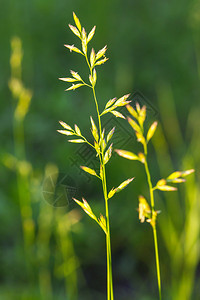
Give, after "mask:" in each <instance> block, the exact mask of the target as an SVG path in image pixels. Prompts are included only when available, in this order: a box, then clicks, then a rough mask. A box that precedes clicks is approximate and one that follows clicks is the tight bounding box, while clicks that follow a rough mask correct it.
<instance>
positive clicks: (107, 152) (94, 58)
mask: <svg viewBox="0 0 200 300" xmlns="http://www.w3.org/2000/svg"><path fill="white" fill-rule="evenodd" d="M73 18H74V21H75V25H76V26H73V25H69V27H70V29H71V31H72V32H73V33H74V34H75V35H76V36H77V37H78V38H79V39H80V41H81V46H82V49H81V50H80V49H79V48H77V47H75V46H74V45H65V47H67V48H68V49H69V50H70V51H71V52H72V51H73V52H76V53H78V54H81V55H82V56H83V57H84V59H85V61H86V64H87V65H88V68H89V82H88V83H87V82H86V81H84V80H83V79H82V77H81V76H80V75H79V74H78V73H77V72H74V71H71V75H72V77H70V78H69V77H68V78H60V79H61V80H63V81H65V82H71V83H72V86H70V87H69V88H68V89H67V91H69V90H75V89H77V88H79V87H81V86H87V87H89V88H90V89H91V90H92V94H93V99H94V103H95V107H96V113H97V119H98V126H96V125H95V122H94V120H93V118H92V117H90V121H91V127H92V128H91V131H92V136H93V139H94V142H93V143H91V142H89V141H88V140H87V139H86V138H85V137H84V136H83V135H82V133H81V131H80V128H79V127H78V126H77V125H75V127H74V129H72V128H71V126H69V125H68V124H66V123H64V122H63V121H60V124H61V126H63V128H64V129H65V130H58V132H60V133H62V134H65V135H67V136H75V137H78V139H73V140H69V142H72V143H87V144H88V145H89V146H90V147H92V148H93V150H95V151H96V156H98V158H99V170H98V172H96V171H95V170H93V169H91V168H89V167H86V166H81V168H82V170H83V171H85V172H87V173H89V174H91V175H93V176H96V177H97V178H98V179H100V181H101V185H102V189H103V196H104V203H105V217H104V216H103V215H102V214H101V215H100V217H99V218H97V217H96V215H95V214H94V213H93V211H92V209H91V207H90V205H89V204H88V202H87V201H86V200H85V199H84V198H82V202H81V201H79V200H77V199H74V200H75V201H76V202H77V203H78V204H79V205H80V206H81V207H82V208H83V210H84V211H85V212H86V213H87V214H88V215H89V216H90V217H91V218H92V219H94V220H95V221H96V222H97V223H98V224H99V225H100V227H101V228H102V229H103V231H104V233H105V235H106V254H107V300H113V299H114V294H113V278H112V257H111V237H110V217H109V202H108V200H109V199H110V198H112V197H113V196H114V194H115V193H116V192H119V191H121V190H122V189H123V188H125V187H126V186H127V185H128V184H129V183H130V182H131V181H132V180H133V178H131V179H127V180H126V181H124V182H123V183H121V184H120V185H119V186H118V187H117V188H112V189H111V190H110V192H108V188H107V178H106V164H107V163H108V161H109V160H110V158H111V156H112V143H110V140H111V139H112V136H113V134H114V130H115V128H113V129H111V130H110V131H109V132H108V133H107V132H106V130H105V128H102V121H101V118H102V116H103V115H105V114H107V113H111V114H113V115H114V116H116V117H119V118H125V117H124V116H123V115H122V114H121V113H120V112H118V111H117V110H116V108H118V107H122V106H125V105H127V104H128V103H129V101H127V99H128V97H129V95H125V96H123V97H121V98H119V99H116V98H113V99H110V100H109V101H108V102H107V104H106V106H105V108H104V110H103V111H102V112H101V113H100V108H99V102H98V100H97V96H96V88H95V86H96V82H97V72H96V68H95V67H97V66H100V65H102V64H104V63H105V62H106V61H107V60H108V58H106V57H105V53H106V50H107V46H105V47H103V48H102V49H101V50H99V51H98V52H97V53H95V50H94V48H92V49H91V51H90V55H89V54H88V43H89V42H90V41H91V39H92V38H93V36H94V34H95V29H96V26H94V27H93V28H92V30H91V31H90V33H89V34H88V35H87V34H86V31H85V28H84V27H82V26H81V23H80V21H79V19H78V17H77V16H76V15H75V13H73ZM74 83H75V84H74Z"/></svg>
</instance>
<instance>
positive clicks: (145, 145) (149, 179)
mask: <svg viewBox="0 0 200 300" xmlns="http://www.w3.org/2000/svg"><path fill="white" fill-rule="evenodd" d="M144 154H145V163H144V166H145V171H146V175H147V181H148V185H149V194H150V201H151V212H152V216H151V217H152V219H153V218H154V215H155V208H154V194H153V186H152V181H151V174H150V171H149V166H148V163H147V144H146V143H145V144H144ZM152 229H153V237H154V249H155V258H156V271H157V281H158V292H159V300H161V299H162V295H161V277H160V263H159V252H158V239H157V230H156V223H153V224H152Z"/></svg>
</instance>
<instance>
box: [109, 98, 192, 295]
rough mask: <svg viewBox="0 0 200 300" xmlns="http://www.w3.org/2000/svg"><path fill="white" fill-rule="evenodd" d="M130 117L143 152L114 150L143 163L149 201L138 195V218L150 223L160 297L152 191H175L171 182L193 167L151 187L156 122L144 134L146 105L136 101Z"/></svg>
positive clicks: (159, 287)
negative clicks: (150, 154)
mask: <svg viewBox="0 0 200 300" xmlns="http://www.w3.org/2000/svg"><path fill="white" fill-rule="evenodd" d="M126 108H127V110H128V112H129V114H130V115H131V117H128V118H127V120H128V122H129V124H130V125H131V127H132V129H133V130H134V132H135V135H136V137H137V141H138V142H139V143H141V144H142V147H143V152H140V153H138V154H135V153H133V152H130V151H126V150H120V149H116V150H115V151H116V152H117V153H118V155H120V156H122V157H124V158H126V159H129V160H137V161H140V162H141V163H142V164H143V165H144V169H145V172H146V177H147V182H148V188H149V201H147V200H146V198H145V197H144V196H143V195H140V196H139V208H138V212H139V220H140V221H141V222H142V223H143V222H145V221H146V222H148V223H150V225H151V227H152V229H153V238H154V248H155V258H156V269H157V281H158V291H159V299H160V300H161V299H162V296H161V276H160V263H159V252H158V240H157V229H156V220H157V215H158V213H159V211H157V210H155V201H154V191H155V190H160V191H176V190H177V188H176V187H174V186H172V185H171V184H173V183H181V182H184V181H185V178H184V177H185V176H187V175H189V174H191V173H193V172H194V170H193V169H191V170H187V171H183V172H181V171H176V172H173V173H172V174H171V175H169V176H168V177H167V178H166V179H163V178H162V179H160V180H158V182H157V183H156V185H155V186H154V187H153V184H152V178H151V177H152V176H151V172H150V169H149V164H148V159H147V158H148V143H149V141H150V140H151V138H152V137H153V135H154V133H155V131H156V128H157V125H158V123H157V122H156V121H155V122H153V124H152V125H151V126H150V128H149V129H148V131H147V133H146V134H145V131H144V122H145V119H146V107H145V106H143V107H142V108H141V107H140V105H139V104H138V103H136V109H134V108H133V107H132V106H131V105H127V106H126Z"/></svg>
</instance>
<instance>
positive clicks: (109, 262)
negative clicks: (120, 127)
mask: <svg viewBox="0 0 200 300" xmlns="http://www.w3.org/2000/svg"><path fill="white" fill-rule="evenodd" d="M85 58H86V62H87V64H88V67H89V69H90V74H91V76H92V70H93V69H92V68H91V66H90V63H89V60H88V57H87V55H85ZM92 91H93V97H94V102H95V106H96V111H97V117H98V123H99V136H100V138H101V136H102V124H101V117H100V113H99V106H98V101H97V97H96V92H95V87H94V85H92ZM99 161H100V165H101V168H102V174H103V176H102V187H103V193H104V200H105V210H106V230H107V234H106V252H107V300H114V295H113V280H112V257H111V241H110V221H109V207H108V195H107V181H106V170H105V164H104V149H102V148H101V153H100V154H99Z"/></svg>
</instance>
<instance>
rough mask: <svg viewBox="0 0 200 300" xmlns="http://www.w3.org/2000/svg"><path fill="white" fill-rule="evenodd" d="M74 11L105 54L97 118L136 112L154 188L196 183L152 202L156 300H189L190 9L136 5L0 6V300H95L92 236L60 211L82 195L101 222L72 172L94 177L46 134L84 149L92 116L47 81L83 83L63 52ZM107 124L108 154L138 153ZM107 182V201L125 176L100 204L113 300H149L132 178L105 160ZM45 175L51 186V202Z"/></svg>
mask: <svg viewBox="0 0 200 300" xmlns="http://www.w3.org/2000/svg"><path fill="white" fill-rule="evenodd" d="M73 11H75V12H76V14H77V15H78V17H79V18H80V20H81V23H82V25H83V26H84V27H85V28H86V31H87V32H89V30H90V29H91V28H92V27H93V26H94V25H96V26H97V30H96V34H95V37H94V39H93V41H92V45H93V46H94V48H95V49H96V50H99V49H101V48H102V47H103V46H104V45H105V44H107V45H108V51H107V56H108V57H109V58H110V59H109V61H108V62H107V63H106V64H105V65H103V66H102V67H99V69H98V70H99V72H98V84H97V94H98V99H99V102H100V107H101V109H103V107H104V105H105V103H106V102H107V101H108V100H109V99H110V98H113V97H120V96H122V95H124V94H126V93H132V99H133V102H134V101H136V100H137V101H141V103H142V104H146V105H147V109H148V119H149V121H151V120H152V119H158V120H159V129H158V130H157V132H156V134H155V137H154V139H153V140H152V145H151V146H150V150H151V151H150V166H151V170H152V174H153V181H154V183H156V181H157V180H158V179H159V178H160V177H166V176H167V175H169V174H170V173H171V172H172V171H174V170H184V169H191V168H195V170H196V172H195V174H193V175H190V176H189V177H188V179H187V182H186V183H184V184H182V185H179V190H178V192H176V193H175V192H171V193H165V194H164V193H162V192H157V193H156V207H157V208H158V209H160V210H161V211H162V213H161V214H160V215H159V218H158V239H159V249H160V262H161V275H162V286H163V299H165V300H171V299H173V300H180V299H182V300H189V299H192V300H197V299H199V294H200V264H199V253H200V249H199V230H200V226H199V216H200V205H199V203H200V201H199V200H200V197H199V189H200V186H199V180H200V175H199V167H200V134H199V133H200V102H199V99H200V84H199V82H200V1H177V2H175V1H151V2H149V1H147V0H144V1H130V0H129V1H128V0H124V1H118V0H110V1H104V0H101V1H99V0H98V1H89V0H88V1H75V0H73V1H72V0H66V1H63V0H56V1H55V0H48V1H47V0H29V1H25V0H21V1H12V0H2V1H1V9H0V16H1V18H0V36H1V55H0V69H1V72H0V93H1V94H0V95H1V102H0V109H1V118H0V132H1V150H0V159H1V160H0V178H1V179H0V182H1V189H0V220H1V221H0V224H1V226H0V233H1V234H0V245H1V247H0V253H1V256H0V299H3V300H4V299H5V300H7V299H8V300H12V299H25V300H28V299H68V300H77V299H78V300H79V299H80V300H84V299H87V300H90V299H94V298H95V299H97V300H98V299H99V300H101V299H105V297H106V296H105V295H106V265H105V240H104V234H103V233H102V231H101V230H100V229H99V228H98V226H96V224H95V223H94V222H93V221H92V220H91V219H89V218H88V217H87V216H86V215H85V214H84V212H82V211H81V209H80V208H79V207H77V206H76V205H75V204H74V203H72V202H73V201H72V200H71V197H72V196H73V195H76V197H77V198H78V197H80V196H84V197H85V198H86V199H87V200H88V202H89V203H90V205H91V206H92V208H93V210H94V211H95V212H97V213H99V212H100V211H101V212H103V207H104V206H103V201H102V193H101V187H100V185H99V182H97V180H95V179H93V178H89V177H87V176H85V174H83V172H81V171H80V170H79V167H78V166H79V165H80V164H83V162H84V164H86V165H90V166H92V165H95V164H96V161H95V157H94V156H93V154H92V153H91V152H90V151H89V152H88V149H84V148H81V147H80V146H79V145H78V146H77V145H75V144H70V143H68V142H67V138H65V137H64V136H61V135H59V134H58V133H57V132H56V129H60V126H59V124H58V120H63V121H65V122H66V123H68V124H70V125H73V124H74V123H76V124H78V126H79V127H80V128H81V130H82V132H83V133H85V135H86V136H87V137H88V138H90V139H91V135H90V123H89V116H90V115H91V114H92V115H93V116H94V118H95V117H96V116H95V106H94V103H93V100H92V95H91V94H90V90H87V89H86V88H81V89H79V90H77V91H75V92H68V93H66V92H64V89H65V88H67V87H68V85H66V84H65V83H63V82H60V81H59V80H58V78H59V77H68V76H69V70H70V69H73V70H75V71H78V72H79V73H80V74H86V70H87V69H86V68H85V64H84V62H83V61H82V57H79V55H77V54H74V53H72V54H70V53H69V51H68V50H67V49H66V48H64V47H63V45H64V44H75V45H78V44H77V43H78V39H76V37H75V36H74V35H73V34H72V33H71V31H70V30H69V28H68V26H67V25H68V23H73V18H72V12H73ZM20 49H21V50H20ZM20 51H22V52H23V55H22V56H21V52H20ZM21 59H22V60H21ZM20 66H21V67H20ZM138 97H139V98H138ZM152 107H153V108H152ZM113 122H117V123H116V125H117V126H118V133H117V135H116V140H115V141H114V143H115V144H114V147H117V148H120V147H121V148H124V149H127V150H131V149H133V151H134V152H136V151H139V149H140V148H139V146H138V145H137V143H136V140H135V137H134V133H133V132H132V131H131V130H130V128H129V126H128V125H127V124H126V122H125V121H123V120H122V121H118V120H117V121H116V120H114V119H109V118H107V119H106V118H105V123H106V124H107V126H108V128H109V127H111V125H112V124H113ZM87 163H88V164H87ZM107 172H108V185H109V189H111V188H112V187H113V186H117V185H118V184H120V183H121V182H122V181H123V180H125V179H126V178H130V177H132V176H135V180H134V182H133V183H132V184H131V185H130V186H129V187H128V188H127V189H126V190H124V191H123V192H121V193H120V194H118V195H117V196H116V197H115V198H113V199H112V200H111V202H110V212H111V233H112V251H113V273H114V275H113V276H114V290H115V297H116V298H115V299H116V300H124V299H127V300H129V299H139V300H152V299H157V297H158V296H157V283H156V272H155V261H154V248H153V240H152V232H151V228H150V226H149V225H148V224H140V223H139V220H138V213H137V211H136V208H137V206H138V200H137V197H138V195H139V194H140V193H142V194H144V195H146V197H147V196H148V190H147V184H146V181H145V174H144V172H143V168H142V167H141V166H140V165H139V164H138V163H137V162H130V161H126V160H124V159H122V158H119V157H116V156H113V160H112V161H111V162H110V163H109V165H108V167H107ZM58 174H59V180H61V181H62V180H64V181H63V182H61V186H59V187H58V190H56V192H55V191H54V185H55V182H56V180H57V175H58ZM62 184H64V191H63V189H62V188H63V185H62ZM66 185H67V186H68V189H67V193H66V188H65V187H66ZM49 191H50V194H48V193H47V192H49ZM60 195H61V196H62V197H61V200H60V201H61V202H60V203H54V205H53V201H54V199H55V197H57V196H58V197H59V196H60ZM63 195H64V196H63ZM67 201H69V202H70V203H69V204H68V203H67Z"/></svg>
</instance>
